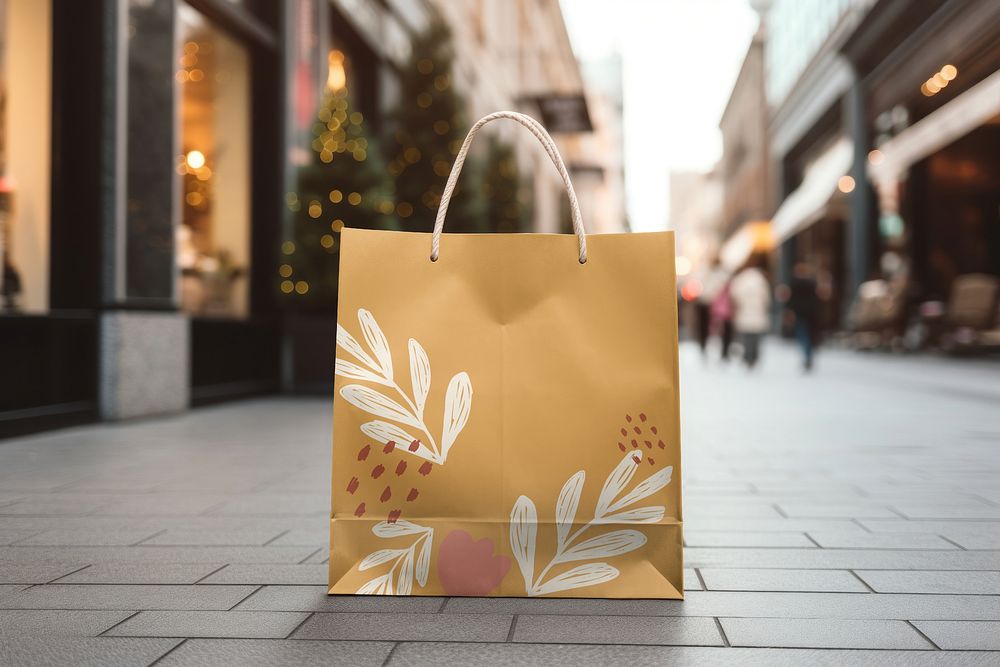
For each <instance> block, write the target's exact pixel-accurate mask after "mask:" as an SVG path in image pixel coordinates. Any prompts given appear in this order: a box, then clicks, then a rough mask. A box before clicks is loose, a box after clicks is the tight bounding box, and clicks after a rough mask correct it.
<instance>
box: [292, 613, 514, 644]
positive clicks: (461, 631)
mask: <svg viewBox="0 0 1000 667" xmlns="http://www.w3.org/2000/svg"><path fill="white" fill-rule="evenodd" d="M512 620H513V617H511V616H503V615H499V614H463V615H461V616H446V615H444V614H399V613H395V612H385V613H380V614H353V613H340V614H326V613H318V614H313V615H312V616H310V617H309V620H308V621H306V622H305V623H304V624H303V625H302V627H300V628H299V629H298V630H296V631H295V634H294V635H292V636H293V637H294V638H296V639H358V640H368V641H377V640H385V639H388V640H390V641H432V642H449V641H451V642H454V641H468V642H502V641H506V639H507V637H508V635H509V634H510V625H511V621H512Z"/></svg>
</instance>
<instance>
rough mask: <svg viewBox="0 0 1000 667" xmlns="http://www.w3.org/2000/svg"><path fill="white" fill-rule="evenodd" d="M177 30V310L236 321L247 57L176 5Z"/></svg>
mask: <svg viewBox="0 0 1000 667" xmlns="http://www.w3.org/2000/svg"><path fill="white" fill-rule="evenodd" d="M178 28H179V30H178V32H179V44H178V49H177V70H176V73H175V78H176V80H177V84H178V86H179V94H178V99H179V103H180V142H179V148H180V152H179V154H178V155H177V175H178V179H179V190H180V202H179V206H180V209H181V224H180V226H179V228H178V239H177V246H178V248H177V262H178V265H179V268H180V272H181V308H182V309H183V310H185V311H186V312H189V313H191V314H195V315H208V316H223V317H243V316H246V315H247V310H248V269H249V261H250V202H249V181H250V134H249V120H250V119H249V104H250V100H249V91H250V81H249V69H250V68H249V56H248V54H247V51H246V49H245V48H244V47H243V46H242V45H241V44H240V43H238V42H237V41H235V40H234V39H233V38H231V37H230V36H229V35H227V34H226V33H224V32H222V30H220V29H219V28H218V27H217V26H215V25H214V24H213V23H212V22H211V21H210V20H208V19H207V18H205V17H204V16H203V15H202V14H200V13H199V12H197V11H196V10H194V9H192V8H191V7H188V6H186V5H180V8H179V21H178Z"/></svg>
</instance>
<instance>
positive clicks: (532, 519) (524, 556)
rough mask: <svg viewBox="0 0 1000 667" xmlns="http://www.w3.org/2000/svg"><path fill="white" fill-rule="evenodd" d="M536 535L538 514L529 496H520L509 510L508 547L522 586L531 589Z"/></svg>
mask: <svg viewBox="0 0 1000 667" xmlns="http://www.w3.org/2000/svg"><path fill="white" fill-rule="evenodd" d="M537 535H538V514H537V513H536V512H535V503H533V502H531V498H529V497H527V496H521V497H520V498H518V499H517V502H516V503H514V509H512V510H511V512H510V548H511V551H512V552H513V553H514V558H516V559H517V565H518V567H519V568H521V576H522V577H524V586H525V588H526V589H527V590H529V591H530V590H531V589H532V581H533V577H534V575H535V538H536V537H537Z"/></svg>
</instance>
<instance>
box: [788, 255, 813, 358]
mask: <svg viewBox="0 0 1000 667" xmlns="http://www.w3.org/2000/svg"><path fill="white" fill-rule="evenodd" d="M780 294H781V296H782V297H783V299H782V300H783V301H784V302H785V309H786V311H787V313H788V314H789V315H790V316H791V318H792V328H793V331H794V332H795V340H796V342H797V343H798V345H799V350H801V351H802V368H803V370H805V371H806V372H809V371H811V370H812V367H813V355H814V352H815V348H816V334H817V331H818V329H819V310H820V289H819V283H818V282H817V280H816V273H815V271H814V270H813V267H812V266H811V265H810V264H809V263H808V262H798V263H796V264H795V267H794V268H793V269H792V279H791V280H790V281H789V283H788V286H787V288H785V289H783V290H782V291H781V293H780Z"/></svg>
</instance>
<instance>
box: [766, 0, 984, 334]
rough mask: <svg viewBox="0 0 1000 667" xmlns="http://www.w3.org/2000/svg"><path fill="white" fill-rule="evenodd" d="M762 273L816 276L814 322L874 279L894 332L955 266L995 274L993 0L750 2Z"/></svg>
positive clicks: (946, 283) (943, 289)
mask: <svg viewBox="0 0 1000 667" xmlns="http://www.w3.org/2000/svg"><path fill="white" fill-rule="evenodd" d="M766 21H767V35H768V38H767V43H766V46H765V54H766V55H765V62H766V81H767V104H768V107H769V110H768V115H769V122H768V133H767V134H768V142H769V144H770V151H771V154H772V160H773V165H774V183H775V189H774V192H775V203H776V206H775V211H774V213H773V216H772V217H771V222H772V230H773V235H774V238H775V240H776V241H777V243H778V244H779V247H778V251H777V253H776V265H777V268H778V271H777V273H778V276H777V277H778V279H779V280H784V279H786V278H787V277H788V276H789V275H790V273H791V269H792V266H793V265H794V264H795V263H796V262H797V261H807V262H809V263H811V264H812V265H813V266H814V267H815V268H816V269H817V270H818V271H819V272H820V273H821V274H823V275H825V276H826V277H828V279H829V284H830V287H831V290H830V299H829V300H828V301H827V303H826V305H825V309H826V312H825V313H824V324H825V326H826V327H827V328H843V327H848V326H853V325H856V321H855V318H854V317H853V316H852V307H853V306H854V304H855V303H856V302H857V300H858V297H857V295H858V293H859V288H860V287H861V285H862V284H863V283H866V282H869V281H872V280H878V281H881V283H882V284H886V285H888V288H887V289H888V290H889V291H890V293H891V296H892V297H893V298H892V303H893V304H894V305H893V307H892V313H891V314H890V316H889V319H891V320H892V321H891V322H890V323H889V326H890V327H891V328H892V329H894V330H895V331H896V333H897V334H898V335H902V334H903V332H904V330H905V329H906V328H907V326H908V321H909V320H911V319H913V318H914V317H915V315H916V310H917V309H918V307H919V304H920V303H922V302H925V301H931V300H935V301H941V302H947V301H948V300H949V298H950V295H951V290H952V288H953V286H954V284H955V279H956V278H957V277H959V276H962V275H968V274H984V275H992V276H996V275H998V274H1000V246H998V243H1000V239H998V234H1000V231H998V230H1000V221H998V218H997V216H998V207H997V197H998V196H1000V187H998V186H997V183H998V182H1000V180H998V179H997V173H998V170H1000V163H998V157H997V156H998V155H1000V152H998V151H997V150H996V148H997V136H996V131H995V128H996V125H997V120H996V119H997V118H998V114H1000V102H998V101H997V100H1000V96H998V95H997V93H996V90H997V89H996V86H997V76H1000V75H998V71H1000V51H998V49H1000V47H998V46H997V44H998V43H997V40H996V35H997V34H1000V6H998V5H997V4H996V3H993V2H989V1H988V0H985V1H984V0H929V1H928V2H920V3H908V2H905V1H902V0H835V1H831V2H819V1H813V0H803V1H793V0H775V2H774V3H773V6H772V7H771V9H770V11H768V12H767V14H766Z"/></svg>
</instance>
